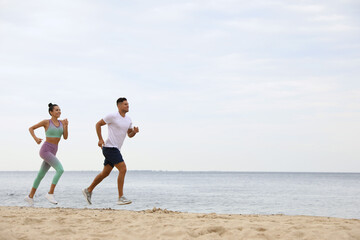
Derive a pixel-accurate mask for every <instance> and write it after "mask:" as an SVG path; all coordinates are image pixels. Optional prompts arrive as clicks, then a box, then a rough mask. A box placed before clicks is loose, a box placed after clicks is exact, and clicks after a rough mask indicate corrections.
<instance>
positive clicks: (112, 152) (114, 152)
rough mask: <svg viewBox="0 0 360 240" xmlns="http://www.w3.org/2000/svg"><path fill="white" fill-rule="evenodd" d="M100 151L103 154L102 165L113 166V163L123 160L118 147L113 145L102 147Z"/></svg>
mask: <svg viewBox="0 0 360 240" xmlns="http://www.w3.org/2000/svg"><path fill="white" fill-rule="evenodd" d="M102 152H103V154H104V157H105V160H104V166H106V165H107V164H109V165H110V166H111V167H114V165H115V164H118V163H121V162H123V161H124V159H123V157H122V155H121V153H120V151H119V149H117V148H115V147H103V148H102Z"/></svg>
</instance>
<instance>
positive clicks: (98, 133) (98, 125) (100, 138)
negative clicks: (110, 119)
mask: <svg viewBox="0 0 360 240" xmlns="http://www.w3.org/2000/svg"><path fill="white" fill-rule="evenodd" d="M104 125H106V122H105V121H104V120H103V119H101V120H100V121H98V122H97V123H96V126H95V127H96V134H97V136H98V138H99V142H98V146H99V147H101V148H102V147H103V145H104V140H103V138H102V135H101V126H104Z"/></svg>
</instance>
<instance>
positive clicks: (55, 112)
mask: <svg viewBox="0 0 360 240" xmlns="http://www.w3.org/2000/svg"><path fill="white" fill-rule="evenodd" d="M50 115H51V116H53V117H55V118H58V117H60V115H61V109H60V108H59V106H55V107H54V108H53V110H52V111H50Z"/></svg>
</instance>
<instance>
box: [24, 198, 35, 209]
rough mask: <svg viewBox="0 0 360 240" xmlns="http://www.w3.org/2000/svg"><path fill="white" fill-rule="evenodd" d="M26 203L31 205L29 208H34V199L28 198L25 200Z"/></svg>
mask: <svg viewBox="0 0 360 240" xmlns="http://www.w3.org/2000/svg"><path fill="white" fill-rule="evenodd" d="M24 201H25V202H27V204H28V205H29V207H33V206H34V199H32V198H30V197H29V196H26V197H25V198H24Z"/></svg>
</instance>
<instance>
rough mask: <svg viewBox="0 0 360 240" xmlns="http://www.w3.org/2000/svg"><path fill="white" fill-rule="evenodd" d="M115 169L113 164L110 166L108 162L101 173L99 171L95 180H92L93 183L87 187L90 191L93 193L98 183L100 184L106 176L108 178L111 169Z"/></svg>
mask: <svg viewBox="0 0 360 240" xmlns="http://www.w3.org/2000/svg"><path fill="white" fill-rule="evenodd" d="M112 169H113V167H112V166H110V165H109V164H106V165H105V166H104V169H103V170H102V172H101V173H99V174H98V175H97V176H96V177H95V179H94V181H93V182H92V184H91V185H90V186H89V187H88V188H87V190H88V192H89V193H91V192H92V191H93V190H94V188H95V187H96V185H98V184H99V183H100V182H101V181H102V180H103V179H104V178H106V177H107V176H109V174H110V172H111V170H112Z"/></svg>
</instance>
